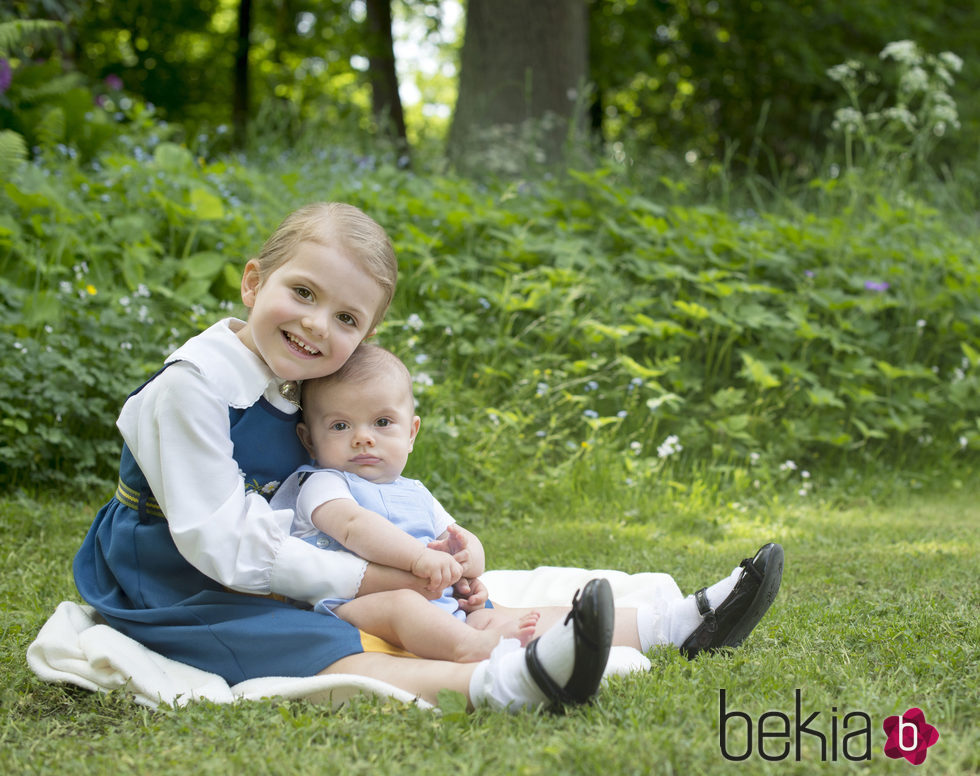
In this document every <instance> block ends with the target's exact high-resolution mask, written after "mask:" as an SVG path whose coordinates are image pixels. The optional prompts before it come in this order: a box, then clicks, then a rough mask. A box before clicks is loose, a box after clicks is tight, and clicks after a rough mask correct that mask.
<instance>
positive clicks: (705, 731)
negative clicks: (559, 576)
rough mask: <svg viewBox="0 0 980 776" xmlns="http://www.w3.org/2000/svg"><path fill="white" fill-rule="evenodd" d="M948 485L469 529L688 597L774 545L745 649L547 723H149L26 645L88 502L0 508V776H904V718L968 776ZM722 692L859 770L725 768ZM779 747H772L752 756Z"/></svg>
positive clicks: (677, 669)
mask: <svg viewBox="0 0 980 776" xmlns="http://www.w3.org/2000/svg"><path fill="white" fill-rule="evenodd" d="M950 481H951V482H953V481H954V480H953V478H952V477H951V478H950ZM964 481H965V484H962V482H964ZM956 482H961V485H960V487H959V488H956V487H949V488H947V489H945V490H940V491H936V492H930V493H923V492H914V491H913V490H911V489H909V488H908V487H906V486H905V485H904V484H903V480H902V478H901V477H899V476H894V477H888V478H879V479H878V480H876V481H873V482H872V481H858V482H856V484H855V485H853V486H852V487H850V488H849V489H848V490H847V491H844V490H843V489H842V488H839V489H838V490H837V491H836V492H835V493H834V494H833V495H834V497H833V498H830V497H829V495H828V494H824V495H823V500H822V501H817V500H816V499H817V495H815V494H811V495H810V496H808V497H806V498H800V497H798V496H796V495H795V493H793V492H792V491H788V492H786V493H781V494H775V493H771V494H770V495H769V497H768V499H767V501H766V502H765V503H762V502H761V501H759V500H757V501H756V502H749V501H748V500H747V499H746V500H745V505H739V504H736V503H732V502H728V503H724V502H725V500H724V498H723V497H720V496H719V497H717V498H716V499H715V501H716V506H715V507H713V508H709V507H705V506H701V507H699V509H698V511H699V512H701V513H702V514H701V515H700V517H693V516H690V515H688V514H686V513H685V510H684V506H685V504H684V502H683V501H680V502H678V504H677V509H676V513H675V514H657V515H656V516H651V515H644V514H642V510H641V513H640V514H637V515H634V516H633V517H632V518H630V519H628V520H622V519H619V518H618V517H617V515H620V514H622V513H623V512H624V511H625V509H624V507H625V506H626V505H627V503H628V506H629V507H630V509H633V510H635V497H633V496H629V497H628V498H629V501H628V502H627V495H626V494H625V493H624V494H621V495H618V494H616V493H610V494H609V495H608V498H607V499H606V505H605V508H604V509H603V513H602V514H599V513H597V511H596V508H595V506H583V507H581V508H580V509H578V510H576V509H574V508H573V509H570V510H566V511H564V513H563V514H561V515H560V516H555V517H553V519H552V520H549V521H543V520H541V519H538V518H535V517H533V515H534V514H535V512H533V511H529V512H528V513H527V515H526V516H524V517H520V516H518V517H514V518H511V519H507V520H504V519H491V518H487V519H485V520H483V521H481V523H480V525H479V528H478V530H479V532H480V533H481V534H482V536H483V539H484V542H485V544H486V545H487V547H488V548H489V555H490V558H491V564H492V565H494V566H496V567H518V568H520V567H531V566H534V565H537V564H568V565H581V566H593V567H616V568H622V569H624V570H626V571H640V570H664V571H669V572H671V573H673V574H674V576H675V578H676V579H677V581H678V583H679V584H680V585H681V588H682V589H684V590H688V591H689V590H692V589H693V588H695V587H697V586H700V585H701V584H703V583H707V582H711V581H714V579H716V578H718V577H719V576H720V575H722V574H724V573H726V572H727V571H728V570H729V569H730V568H731V567H732V566H733V565H734V563H735V562H737V561H738V560H739V559H740V558H742V557H743V556H745V555H747V554H751V553H752V552H753V551H754V550H755V549H756V547H757V545H758V544H760V543H761V542H762V541H764V540H766V539H770V538H772V539H776V540H778V541H780V542H781V543H782V544H783V545H784V547H785V550H786V573H785V577H784V583H783V588H782V591H781V593H780V596H779V598H778V599H777V602H776V604H775V606H774V608H773V609H772V610H771V611H770V614H769V615H768V616H767V618H766V619H765V620H764V621H763V623H762V624H761V625H760V627H759V628H758V629H757V630H756V631H755V632H754V633H753V634H752V636H751V637H750V638H749V640H748V641H747V642H746V643H745V645H744V646H743V647H742V648H741V649H739V650H737V651H736V652H734V653H732V654H728V655H714V656H708V657H703V658H700V659H698V660H696V661H694V662H688V661H687V660H684V659H683V658H681V657H680V655H679V654H676V653H675V652H673V651H669V650H655V651H654V652H653V653H652V654H651V658H652V661H653V666H654V668H653V670H652V671H651V672H650V673H648V674H644V675H636V676H632V677H629V678H624V679H618V680H615V681H613V682H612V683H611V685H610V686H609V687H607V688H606V689H605V690H604V691H603V692H602V693H601V695H600V697H599V699H598V701H597V703H595V704H594V705H592V706H590V707H587V708H583V709H579V710H576V711H573V712H572V713H570V714H568V715H567V716H563V717H555V716H549V715H545V714H542V715H535V714H522V715H518V716H516V717H509V716H506V715H501V714H494V713H489V712H484V711H481V712H478V713H475V714H471V715H467V714H463V713H459V712H448V713H446V714H443V715H441V716H440V715H437V714H434V713H432V712H425V711H421V710H419V709H416V708H414V707H403V706H401V705H398V704H390V703H384V702H381V701H379V700H376V699H367V698H365V699H363V700H358V701H356V702H354V703H352V704H350V705H349V706H348V707H346V708H344V709H342V710H341V711H339V712H336V713H331V712H329V711H326V710H323V709H321V708H318V707H316V706H314V705H311V704H308V703H304V702H284V703H277V702H274V701H264V702H249V703H243V704H239V705H235V706H215V705H207V704H194V705H191V706H189V707H185V708H181V709H161V710H157V711H151V710H149V709H145V708H142V707H139V706H136V705H135V704H133V703H132V702H131V701H130V700H129V699H128V698H127V697H126V696H125V695H122V694H118V693H113V694H110V695H108V696H104V695H98V694H94V693H89V692H86V691H84V690H81V689H77V688H74V687H69V686H56V685H48V684H44V683H42V682H40V681H39V680H38V679H36V678H35V677H34V676H33V674H31V673H30V672H29V670H28V668H27V666H26V663H25V660H24V653H25V650H26V648H27V646H28V644H29V643H30V642H31V640H32V639H33V638H34V635H35V634H36V632H37V630H38V628H39V627H40V626H41V624H42V622H43V621H44V619H45V617H46V616H47V615H48V614H49V613H50V612H51V611H52V610H53V609H54V607H55V605H56V604H57V603H58V602H59V601H60V600H62V599H64V598H76V594H75V592H74V588H73V585H72V582H71V577H70V571H69V568H70V560H71V556H72V553H73V551H74V548H75V546H76V545H77V543H78V541H79V540H80V538H81V536H82V534H83V532H84V530H85V528H86V526H87V524H88V522H89V520H90V518H91V515H92V514H93V513H94V510H95V505H94V504H87V505H86V504H79V503H77V502H75V501H68V500H55V499H52V498H50V497H42V498H37V499H34V498H28V497H19V498H7V499H4V500H2V501H0V516H2V517H0V531H2V533H0V536H2V546H3V548H4V550H3V564H2V568H0V591H2V597H0V600H2V607H3V614H2V618H3V619H2V623H3V643H2V648H0V661H2V666H3V676H4V679H5V681H4V685H3V689H2V690H0V709H2V721H0V772H3V773H6V774H20V773H50V774H61V773H66V772H71V773H73V774H76V775H77V776H82V774H88V773H92V774H102V773H107V772H108V773H154V774H164V773H195V774H210V773H218V774H225V773H229V774H230V773H262V774H265V773H276V774H278V773H282V774H292V773H327V774H335V773H365V774H368V773H369V774H374V773H385V774H388V773H411V774H430V773H431V774H444V773H453V774H460V775H461V776H462V775H463V774H497V773H520V774H524V773H528V774H533V773H541V774H556V773H582V774H595V773H604V774H627V773H665V774H666V773H683V774H701V773H704V774H716V773H727V772H735V771H736V769H739V770H740V771H741V772H751V773H774V774H775V773H778V774H784V773H787V774H790V773H814V772H822V771H823V770H824V769H828V770H829V769H833V770H834V771H835V772H842V773H851V772H873V773H908V772H909V770H908V769H909V767H910V766H909V765H908V764H907V763H906V762H905V761H904V760H890V759H888V758H887V757H885V755H884V754H883V753H882V748H883V745H884V734H883V732H882V730H881V724H882V721H883V720H884V718H885V717H886V716H889V715H893V714H900V713H903V712H904V711H906V710H907V709H908V708H909V707H912V706H919V707H921V708H922V709H923V710H924V711H925V713H926V719H927V721H928V722H930V723H931V724H933V725H935V726H936V727H937V728H938V730H939V732H940V739H939V742H938V744H937V745H936V746H934V747H932V748H931V749H930V750H929V755H928V758H927V760H926V762H925V764H924V765H923V766H921V767H920V768H919V769H916V771H915V772H916V773H919V772H921V773H928V774H964V773H976V772H978V771H980V754H978V752H980V733H978V730H980V726H978V717H980V714H978V710H977V707H978V701H980V693H978V678H977V677H978V643H980V631H978V626H977V611H978V610H980V583H978V581H977V558H978V557H980V538H978V537H980V530H978V529H980V499H978V496H980V489H978V488H977V486H976V485H975V484H973V481H972V480H969V479H967V478H963V480H957V481H956ZM882 494H884V495H882ZM595 495H596V494H593V496H595ZM592 501H593V504H594V503H595V501H596V499H595V498H593V500H592ZM583 503H585V502H583ZM750 504H751V505H750ZM720 688H724V689H725V690H726V691H727V698H728V707H729V710H730V711H731V710H733V709H734V710H738V711H744V712H746V713H748V714H749V715H750V716H751V718H752V719H753V721H754V722H753V724H754V725H755V724H756V723H755V721H756V720H758V718H759V715H760V714H762V713H764V712H766V711H782V712H783V713H785V714H787V715H788V716H789V717H790V718H791V728H792V726H793V725H794V724H795V722H794V718H795V710H794V691H795V690H797V689H799V690H800V691H801V693H802V708H803V715H804V716H808V715H809V714H810V713H812V712H815V711H819V712H821V713H820V715H819V716H818V717H817V718H816V720H815V721H814V722H813V723H812V725H811V727H813V728H815V729H818V730H821V731H822V732H824V733H825V734H826V735H827V737H828V739H829V738H830V733H831V725H832V722H833V720H832V716H834V712H833V711H832V709H834V708H836V709H837V712H836V717H837V720H838V724H839V725H842V724H843V717H844V715H845V714H847V713H848V712H852V711H863V712H865V713H866V714H868V715H869V716H870V718H871V725H872V730H871V750H872V760H871V762H870V764H869V763H859V764H855V763H851V762H848V761H846V760H844V759H843V752H842V750H841V748H840V745H838V756H839V758H840V759H839V761H838V762H836V763H829V762H828V763H826V764H824V763H821V762H820V751H819V747H818V745H817V742H816V740H815V739H814V738H813V737H810V736H804V737H803V739H802V741H803V743H802V751H801V761H800V762H796V761H795V751H794V750H793V749H792V745H793V740H791V742H790V743H791V750H790V755H789V757H788V758H787V759H786V760H784V761H781V762H771V763H767V762H765V761H763V760H762V759H761V758H760V757H759V755H758V749H757V744H756V745H754V747H753V748H754V750H755V751H754V752H753V755H752V757H751V759H750V760H749V761H748V762H745V763H729V762H727V761H726V760H724V759H723V758H722V756H721V754H720V750H719V723H718V714H719V708H718V701H719V689H720ZM740 724H741V725H742V727H737V726H736V722H732V723H731V725H730V732H729V735H730V736H731V738H730V739H729V749H730V751H731V752H733V753H734V752H737V751H739V750H744V748H745V740H744V723H740ZM853 729H854V728H853V727H852V728H850V730H852V731H853ZM783 743H784V742H782V741H779V740H775V741H770V742H768V743H767V751H770V752H775V751H778V750H779V749H780V748H781V747H782V745H783ZM856 743H858V744H861V746H860V747H852V748H853V749H859V748H863V740H862V741H856ZM852 753H854V752H852ZM827 756H828V758H829V757H830V756H831V752H830V751H828V755H827Z"/></svg>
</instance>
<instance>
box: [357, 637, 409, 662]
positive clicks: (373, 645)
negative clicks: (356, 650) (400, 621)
mask: <svg viewBox="0 0 980 776" xmlns="http://www.w3.org/2000/svg"><path fill="white" fill-rule="evenodd" d="M359 633H360V634H361V646H362V647H363V648H364V651H365V652H383V653H384V654H386V655H394V656H395V657H417V655H414V654H413V653H411V652H407V651H406V650H404V649H402V648H401V647H396V646H395V645H394V644H389V643H388V642H387V641H385V640H384V639H379V638H378V637H377V636H372V635H371V634H370V633H365V632H364V631H359Z"/></svg>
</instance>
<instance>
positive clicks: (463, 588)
mask: <svg viewBox="0 0 980 776" xmlns="http://www.w3.org/2000/svg"><path fill="white" fill-rule="evenodd" d="M453 595H455V596H456V600H458V601H459V608H460V609H462V610H463V611H464V612H466V613H467V614H469V613H470V612H475V611H476V610H477V609H483V608H484V607H485V606H486V604H487V599H488V598H489V597H490V594H489V591H488V590H487V586H486V585H484V584H483V582H482V581H481V580H480V579H479V578H478V577H474V578H473V579H467V578H466V577H463V578H462V579H461V580H459V582H457V583H456V584H455V585H454V586H453Z"/></svg>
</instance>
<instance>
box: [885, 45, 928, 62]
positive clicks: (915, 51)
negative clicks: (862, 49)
mask: <svg viewBox="0 0 980 776" xmlns="http://www.w3.org/2000/svg"><path fill="white" fill-rule="evenodd" d="M878 56H879V57H881V58H882V59H894V60H895V61H896V62H903V63H905V64H907V65H917V64H919V62H921V61H922V57H921V56H920V55H919V47H918V46H917V45H916V44H915V41H911V40H895V41H892V42H891V43H889V44H888V45H887V46H885V47H884V48H883V49H882V50H881V53H880V54H879V55H878Z"/></svg>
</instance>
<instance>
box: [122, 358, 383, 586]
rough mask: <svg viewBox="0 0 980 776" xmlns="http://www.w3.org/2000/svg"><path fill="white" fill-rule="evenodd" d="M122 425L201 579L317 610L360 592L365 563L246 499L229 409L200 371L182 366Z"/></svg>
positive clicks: (163, 377)
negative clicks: (324, 547)
mask: <svg viewBox="0 0 980 776" xmlns="http://www.w3.org/2000/svg"><path fill="white" fill-rule="evenodd" d="M118 426H119V429H120V431H121V432H122V435H123V439H124V440H125V442H126V444H127V446H128V447H129V449H130V451H131V452H132V454H133V456H134V457H135V459H136V462H137V463H138V464H139V466H140V469H141V470H142V472H143V474H144V476H145V477H146V480H147V482H148V484H149V486H150V489H151V490H152V491H153V495H154V496H155V498H156V499H157V501H158V502H159V503H160V507H161V509H162V510H163V514H164V515H165V516H166V519H167V522H168V524H169V528H170V534H171V536H172V537H173V540H174V543H175V545H176V546H177V549H178V551H179V552H180V553H181V555H183V556H184V558H185V559H186V560H187V561H188V562H189V563H190V564H191V565H193V566H194V567H195V568H197V569H199V570H200V571H201V572H202V573H204V574H205V575H207V576H209V577H211V578H212V579H214V580H216V581H218V582H220V583H221V584H222V585H225V586H226V587H229V588H231V589H233V590H237V591H240V592H246V593H257V594H266V593H278V594H281V595H284V596H287V597H289V598H293V599H296V600H302V601H308V602H310V603H311V604H315V603H316V602H317V601H319V600H321V599H323V598H353V597H354V596H355V595H356V593H357V588H358V586H359V585H360V580H361V579H362V577H363V576H364V570H365V568H366V563H365V562H364V561H363V560H362V559H360V558H358V557H356V556H355V555H351V554H349V553H324V552H323V551H321V550H319V549H317V548H316V547H314V546H313V545H311V544H308V543H307V542H304V541H303V540H302V539H298V538H294V537H292V536H290V534H289V527H290V523H291V522H292V517H293V513H292V510H291V509H283V510H275V509H273V508H272V507H271V506H270V505H269V503H268V502H267V501H266V500H265V499H264V498H263V497H262V496H261V495H259V494H257V493H248V494H246V492H245V488H244V482H243V479H242V475H241V473H240V472H239V468H238V464H237V463H236V461H235V459H234V457H233V452H234V449H233V444H232V441H231V430H230V421H229V417H228V404H227V402H226V401H224V400H223V399H222V398H220V397H218V396H217V395H216V394H215V393H214V391H213V390H212V389H211V387H210V385H209V384H208V382H207V380H206V379H205V378H204V377H203V376H202V375H201V374H200V372H199V371H198V370H197V369H196V368H195V367H194V366H193V365H191V364H187V363H183V362H182V363H177V364H174V365H173V366H171V367H170V368H168V369H167V370H166V371H165V372H163V373H162V374H160V375H159V376H158V377H157V378H156V379H155V380H153V381H152V382H151V383H149V384H148V385H147V386H146V387H145V388H144V389H143V390H142V391H140V392H139V393H137V394H135V395H134V396H133V397H131V398H130V399H129V400H128V401H127V402H126V404H125V406H124V407H123V411H122V413H121V414H120V417H119V421H118Z"/></svg>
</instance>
